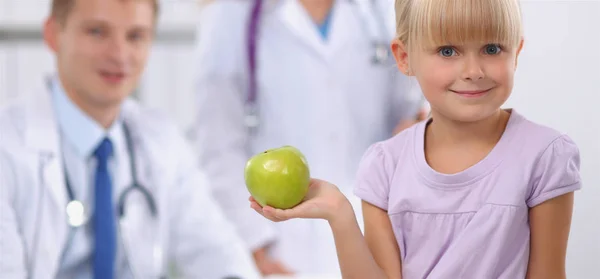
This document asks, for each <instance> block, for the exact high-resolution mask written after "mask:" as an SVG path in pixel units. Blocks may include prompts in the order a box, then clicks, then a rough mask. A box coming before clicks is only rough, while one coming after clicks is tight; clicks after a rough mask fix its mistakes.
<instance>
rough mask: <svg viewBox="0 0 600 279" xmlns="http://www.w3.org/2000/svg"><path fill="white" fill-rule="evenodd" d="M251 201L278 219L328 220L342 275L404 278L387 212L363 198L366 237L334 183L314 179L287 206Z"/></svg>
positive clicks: (349, 276)
mask: <svg viewBox="0 0 600 279" xmlns="http://www.w3.org/2000/svg"><path fill="white" fill-rule="evenodd" d="M250 201H251V207H252V208H253V209H254V210H256V211H257V212H258V213H260V214H262V215H263V216H265V217H266V218H268V219H270V220H272V221H275V222H280V221H285V220H288V219H293V218H317V219H325V220H327V221H328V222H329V224H330V226H331V230H332V232H333V237H334V239H335V246H336V249H337V254H338V260H339V264H340V269H341V271H342V276H343V278H346V279H351V278H357V279H363V278H369V279H401V269H400V256H399V255H400V253H399V251H398V245H397V244H396V240H395V238H394V233H393V231H392V227H391V224H390V221H389V217H388V215H387V213H386V212H385V211H383V210H381V209H379V208H377V207H375V206H373V205H370V204H368V203H365V202H363V206H364V207H363V214H364V219H365V237H363V235H362V233H361V231H360V228H359V226H358V222H357V221H356V218H355V213H354V210H353V209H352V206H351V205H350V202H349V201H348V200H347V199H346V197H345V196H344V195H343V194H342V193H341V192H340V191H339V190H338V188H337V187H336V186H335V185H333V184H330V183H327V182H325V181H322V180H317V179H313V180H312V181H311V185H310V188H309V191H308V194H307V196H306V198H305V200H304V201H303V202H302V203H300V204H299V205H297V206H296V207H294V208H292V209H287V210H281V209H274V208H272V207H270V206H265V207H261V206H260V205H259V204H258V203H257V202H256V201H255V200H254V199H253V198H250Z"/></svg>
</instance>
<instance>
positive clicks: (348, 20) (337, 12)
mask: <svg viewBox="0 0 600 279" xmlns="http://www.w3.org/2000/svg"><path fill="white" fill-rule="evenodd" d="M357 5H359V4H358V3H353V1H346V0H343V1H339V0H338V1H335V3H334V7H333V15H332V18H331V23H330V24H331V25H330V26H329V28H330V30H329V37H328V44H329V45H328V48H327V56H328V57H334V56H335V52H337V51H339V50H340V49H342V48H347V47H348V44H351V43H352V38H353V37H360V38H361V39H362V40H369V39H370V38H369V37H368V35H367V34H365V33H364V32H363V28H362V26H360V24H363V23H362V22H361V21H360V18H358V12H357V11H358V9H357V7H356V6H357Z"/></svg>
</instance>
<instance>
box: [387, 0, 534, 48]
mask: <svg viewBox="0 0 600 279" xmlns="http://www.w3.org/2000/svg"><path fill="white" fill-rule="evenodd" d="M395 5H396V7H395V8H396V35H397V37H396V38H397V39H398V40H399V41H400V42H402V43H403V44H404V46H405V48H406V51H407V52H408V53H411V52H412V51H414V50H416V49H421V48H424V49H427V48H433V47H441V46H452V45H462V44H465V43H467V42H481V43H497V44H500V45H501V46H502V45H504V46H509V47H517V46H518V44H519V43H520V41H521V38H522V36H523V30H522V21H521V8H520V5H519V0H396V4H395ZM409 57H410V56H409ZM409 59H410V58H409Z"/></svg>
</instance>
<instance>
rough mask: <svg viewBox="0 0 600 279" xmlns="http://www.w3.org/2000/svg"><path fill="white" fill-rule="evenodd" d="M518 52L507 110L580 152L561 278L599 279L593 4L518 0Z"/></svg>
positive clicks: (598, 23) (597, 56)
mask: <svg viewBox="0 0 600 279" xmlns="http://www.w3.org/2000/svg"><path fill="white" fill-rule="evenodd" d="M522 6H523V10H524V11H523V12H524V24H525V46H524V49H523V52H522V57H521V59H520V60H519V66H518V69H517V76H516V84H515V90H514V93H513V95H512V96H511V98H510V100H509V102H508V104H507V106H513V107H515V108H517V109H518V110H519V111H520V112H522V113H524V114H525V115H526V116H528V117H530V118H531V119H533V120H535V121H538V122H540V123H544V124H548V125H551V126H553V127H555V128H557V129H558V130H561V131H564V132H566V133H567V134H569V135H570V136H571V137H572V138H573V140H574V141H575V142H576V143H577V144H578V146H579V148H580V152H581V176H582V179H583V189H582V190H581V191H580V192H577V193H576V198H575V213H574V216H573V225H572V229H571V236H570V241H569V248H568V249H569V250H568V262H567V269H568V274H569V278H575V279H597V278H600V271H599V266H600V109H598V105H599V104H600V48H599V47H598V46H600V1H524V2H523V5H522Z"/></svg>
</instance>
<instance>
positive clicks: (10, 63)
mask: <svg viewBox="0 0 600 279" xmlns="http://www.w3.org/2000/svg"><path fill="white" fill-rule="evenodd" d="M48 2H49V1H48V0H0V30H2V28H6V26H7V24H8V23H10V24H15V23H17V25H16V26H17V27H18V26H22V27H24V28H25V29H31V28H38V26H39V23H41V20H42V19H43V16H44V15H45V14H46V12H47V5H48V4H47V3H48ZM163 2H165V4H164V5H163V10H164V14H163V17H162V23H163V25H162V28H167V29H169V28H170V29H173V30H184V29H189V28H190V27H193V22H194V20H195V17H196V14H195V10H194V8H193V4H192V5H190V4H191V2H192V0H173V1H163ZM7 3H8V4H10V5H7ZM522 6H523V12H524V20H525V22H524V23H525V32H526V34H525V35H526V43H525V48H524V50H523V52H522V55H521V58H520V62H519V68H518V72H517V77H516V85H515V91H514V93H513V95H512V97H511V99H510V100H509V102H508V103H507V104H506V106H507V107H515V108H516V109H518V110H519V111H520V112H521V113H523V114H525V115H526V116H527V117H529V118H530V119H532V120H535V121H538V122H540V123H543V124H548V125H551V126H553V127H555V128H557V129H559V130H561V131H564V132H566V133H568V134H569V135H570V136H571V137H572V138H573V139H574V140H575V142H576V143H577V144H578V145H579V147H580V151H581V159H582V166H581V175H582V179H583V182H584V186H583V187H584V188H583V190H582V191H580V192H578V193H577V195H576V202H575V213H574V217H573V226H572V233H571V238H570V243H569V251H568V266H567V268H568V274H569V278H570V279H597V278H600V275H599V274H600V272H599V271H598V266H600V110H599V109H598V106H599V104H600V1H596V0H587V1H575V0H570V1H569V0H563V1H551V0H529V1H527V0H523V1H522ZM13 26H14V25H13ZM192 53H193V45H191V44H188V43H160V44H158V45H156V46H155V47H154V50H153V52H152V55H151V59H150V62H149V65H148V69H147V71H146V74H145V76H144V82H143V85H142V88H141V89H142V91H141V94H140V98H141V99H142V101H143V102H144V103H146V104H147V105H149V106H153V107H158V108H162V109H164V110H165V111H167V112H169V113H170V114H171V115H172V116H173V117H174V118H175V120H176V121H177V122H178V123H179V124H180V125H181V127H185V126H187V125H189V124H190V123H191V120H192V115H193V112H194V108H193V106H192V102H190V101H189V99H190V97H191V96H192V95H193V91H192V88H193V87H192V81H193V76H192V71H191V70H192V68H193V64H192V63H190V60H189V58H190V57H191V55H192ZM51 68H52V58H51V56H50V54H49V53H48V52H47V50H46V48H45V47H44V46H43V45H41V43H39V42H37V43H31V42H29V43H23V42H21V43H19V42H17V43H11V44H8V45H7V44H6V43H2V42H1V41H0V104H2V103H3V102H6V101H7V100H8V99H11V98H13V97H14V96H15V95H16V93H17V92H23V91H22V89H26V88H28V86H30V84H31V81H32V80H35V79H38V78H39V77H41V75H42V74H43V73H44V72H47V71H49V70H50V69H51Z"/></svg>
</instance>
